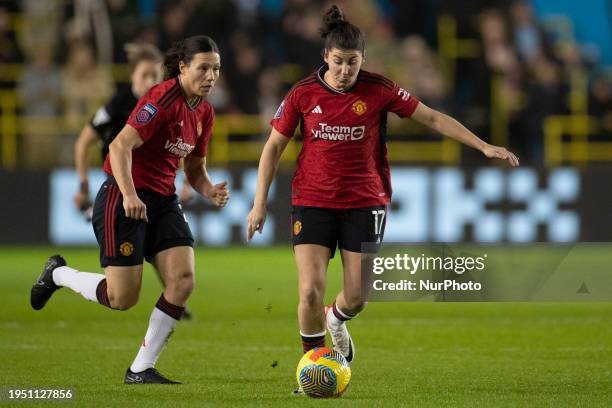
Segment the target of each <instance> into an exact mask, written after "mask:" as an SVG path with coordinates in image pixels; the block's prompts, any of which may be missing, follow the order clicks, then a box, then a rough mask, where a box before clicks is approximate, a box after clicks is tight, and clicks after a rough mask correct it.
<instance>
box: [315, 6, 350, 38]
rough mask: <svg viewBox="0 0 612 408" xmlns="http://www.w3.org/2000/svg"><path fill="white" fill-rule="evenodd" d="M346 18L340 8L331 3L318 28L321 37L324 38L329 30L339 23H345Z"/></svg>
mask: <svg viewBox="0 0 612 408" xmlns="http://www.w3.org/2000/svg"><path fill="white" fill-rule="evenodd" d="M346 23H347V21H346V18H345V17H344V13H342V10H340V8H339V7H338V6H336V5H335V4H334V5H332V6H331V7H330V8H329V10H327V12H326V13H325V15H324V16H323V26H322V27H321V29H320V30H319V33H320V34H321V37H323V38H325V37H327V36H328V34H329V33H330V32H332V31H333V30H334V29H335V28H336V27H338V26H339V25H341V24H346Z"/></svg>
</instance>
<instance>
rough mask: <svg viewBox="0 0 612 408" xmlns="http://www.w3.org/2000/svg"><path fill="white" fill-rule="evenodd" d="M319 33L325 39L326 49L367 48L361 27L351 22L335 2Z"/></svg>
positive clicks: (325, 16) (324, 18) (362, 49)
mask: <svg viewBox="0 0 612 408" xmlns="http://www.w3.org/2000/svg"><path fill="white" fill-rule="evenodd" d="M319 34H321V37H322V38H323V39H324V40H325V49H326V50H331V49H332V48H334V47H335V48H341V49H344V50H359V51H361V52H362V53H363V52H364V50H365V40H364V36H363V33H362V32H361V30H360V29H359V27H357V26H355V25H353V24H351V23H350V22H349V21H348V20H347V19H346V17H345V16H344V14H343V13H342V11H341V10H340V9H339V8H338V6H336V5H335V4H334V5H332V6H331V7H330V8H329V10H327V12H326V13H325V15H324V16H323V25H322V26H321V28H320V29H319Z"/></svg>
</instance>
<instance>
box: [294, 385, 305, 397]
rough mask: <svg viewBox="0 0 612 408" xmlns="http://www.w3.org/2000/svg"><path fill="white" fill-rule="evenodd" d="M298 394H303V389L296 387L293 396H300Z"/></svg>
mask: <svg viewBox="0 0 612 408" xmlns="http://www.w3.org/2000/svg"><path fill="white" fill-rule="evenodd" d="M300 394H304V389H303V388H302V386H301V385H300V386H299V387H297V388H296V389H295V390H293V395H300Z"/></svg>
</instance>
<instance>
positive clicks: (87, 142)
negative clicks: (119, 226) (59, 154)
mask: <svg viewBox="0 0 612 408" xmlns="http://www.w3.org/2000/svg"><path fill="white" fill-rule="evenodd" d="M97 141H98V135H97V133H96V130H95V129H94V128H93V127H91V125H90V124H87V125H85V127H83V130H81V133H80V134H79V137H78V138H77V140H76V142H75V143H74V164H75V167H76V171H77V173H78V174H79V181H80V186H79V191H78V192H77V193H76V194H75V196H74V198H73V200H74V205H76V207H77V208H78V209H79V211H83V210H85V209H86V208H87V207H88V206H89V205H90V204H91V202H90V200H89V180H88V177H87V170H88V169H89V165H88V163H87V148H88V147H89V146H91V145H92V144H94V143H95V142H97Z"/></svg>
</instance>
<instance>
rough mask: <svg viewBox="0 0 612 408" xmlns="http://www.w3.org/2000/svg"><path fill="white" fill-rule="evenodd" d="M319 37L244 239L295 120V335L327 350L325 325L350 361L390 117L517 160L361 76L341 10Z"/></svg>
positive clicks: (356, 37) (383, 197)
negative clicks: (298, 145) (337, 259)
mask: <svg viewBox="0 0 612 408" xmlns="http://www.w3.org/2000/svg"><path fill="white" fill-rule="evenodd" d="M320 31H321V35H322V37H323V39H324V40H325V49H324V61H325V65H323V66H322V67H321V68H320V69H319V70H317V71H316V72H314V73H312V74H311V75H309V76H308V77H306V78H305V79H303V80H302V81H300V82H298V83H296V84H295V85H294V86H293V88H292V89H291V90H290V91H289V93H288V94H287V96H286V97H285V99H284V101H283V102H282V103H281V105H280V107H279V109H278V111H277V112H276V115H275V116H274V118H273V119H272V121H271V124H272V126H273V129H272V131H271V134H270V137H269V139H268V141H267V143H266V145H265V147H264V149H263V152H262V155H261V159H260V162H259V172H258V181H257V190H256V194H255V200H254V203H253V208H252V209H251V211H250V213H249V215H248V217H247V240H250V239H251V238H252V237H253V234H254V233H255V231H259V232H260V233H261V232H262V230H263V228H264V223H265V221H266V200H267V197H268V191H269V188H270V184H271V183H272V179H273V178H274V175H275V173H276V169H277V167H278V162H279V159H280V156H281V154H282V153H283V151H284V149H285V147H286V146H287V143H289V140H290V139H291V137H292V136H293V134H294V131H295V128H296V127H297V126H298V124H301V132H302V135H303V136H304V144H303V147H302V151H301V152H300V155H299V157H298V160H297V168H296V171H295V175H294V177H293V183H292V205H293V210H292V224H293V225H292V231H293V246H294V253H295V261H296V264H297V270H298V285H299V305H298V320H299V328H300V335H301V338H302V344H303V349H304V352H307V351H308V350H310V349H311V348H314V347H323V346H325V332H326V328H327V330H328V331H329V333H330V335H331V338H332V342H333V346H334V348H335V349H336V350H337V351H338V352H340V353H341V354H342V355H343V356H344V357H346V359H347V360H348V361H349V362H351V361H352V360H353V359H354V357H355V346H354V344H353V341H352V339H351V336H350V335H349V332H348V330H347V327H346V322H347V321H349V320H351V319H353V318H354V317H355V316H356V315H357V314H358V313H359V312H360V311H362V310H363V308H364V307H365V299H364V298H363V296H362V292H361V252H362V243H372V244H373V245H377V244H380V243H381V241H382V238H383V233H384V230H385V218H386V217H385V215H386V206H387V205H388V204H389V201H390V199H391V181H390V172H389V164H388V161H387V150H386V145H385V127H386V120H387V112H393V113H395V114H396V115H398V116H400V117H411V118H412V119H414V120H415V121H417V122H419V123H421V124H423V125H426V126H428V127H429V128H431V129H432V130H435V131H437V132H439V133H441V134H442V135H444V136H447V137H450V138H452V139H455V140H457V141H459V142H461V143H464V144H466V145H468V146H470V147H473V148H475V149H478V150H480V151H481V152H482V153H483V154H484V155H485V156H486V157H489V158H500V159H503V160H507V161H508V162H509V163H510V165H511V166H518V164H519V162H518V159H517V157H516V156H515V155H514V154H513V153H511V152H509V151H508V150H506V149H505V148H503V147H498V146H492V145H490V144H487V143H485V142H484V141H482V140H481V139H479V138H478V137H477V136H476V135H474V134H473V133H472V132H470V131H469V130H468V129H466V128H465V127H464V126H463V125H461V124H460V123H459V122H458V121H456V120H455V119H453V118H451V117H449V116H447V115H445V114H443V113H440V112H437V111H436V110H433V109H431V108H429V107H427V106H425V105H424V104H423V103H421V102H419V100H417V98H415V97H414V96H412V95H410V94H409V93H408V92H407V91H406V90H404V89H402V88H400V87H399V86H398V85H397V84H396V83H394V82H393V81H391V80H389V79H387V78H385V77H384V76H382V75H378V74H374V73H370V72H367V71H364V70H362V69H361V65H362V63H363V61H364V38H363V34H362V32H361V31H360V29H359V28H358V27H356V26H354V25H353V24H351V23H350V22H349V21H347V20H346V19H345V17H344V16H343V14H342V12H341V11H340V10H339V9H338V7H336V6H331V8H330V9H329V10H328V11H327V13H326V15H325V16H324V19H323V26H322V28H321V30H320ZM336 246H338V247H339V248H340V255H341V257H342V265H343V274H344V286H343V289H342V290H341V291H340V293H338V295H337V296H336V298H335V301H334V302H333V304H332V305H331V306H329V307H326V308H324V303H323V301H324V293H325V284H326V273H327V266H328V263H329V260H330V258H333V256H334V253H335V251H336Z"/></svg>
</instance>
